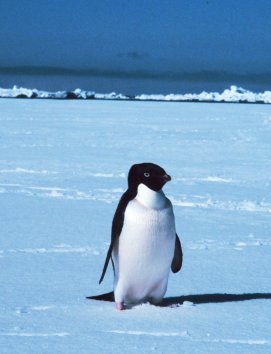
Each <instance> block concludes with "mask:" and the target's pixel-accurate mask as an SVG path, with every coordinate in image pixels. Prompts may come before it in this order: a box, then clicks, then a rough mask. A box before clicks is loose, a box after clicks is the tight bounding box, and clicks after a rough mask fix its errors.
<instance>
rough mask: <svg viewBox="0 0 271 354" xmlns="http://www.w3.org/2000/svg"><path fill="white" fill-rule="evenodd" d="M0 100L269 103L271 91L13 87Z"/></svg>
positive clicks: (1, 92)
mask: <svg viewBox="0 0 271 354" xmlns="http://www.w3.org/2000/svg"><path fill="white" fill-rule="evenodd" d="M0 97H2V98H50V99H102V100H133V101H168V102H231V103H271V91H265V92H262V93H255V92H251V91H248V90H245V89H243V88H242V87H237V86H235V85H232V86H231V87H230V89H226V90H224V91H223V92H222V93H218V92H205V91H203V92H201V93H200V94H196V93H193V94H192V93H186V94H168V95H146V94H141V95H136V96H127V95H123V94H117V93H115V92H111V93H106V94H104V93H95V92H93V91H83V90H81V89H76V90H74V91H57V92H48V91H41V90H37V89H33V90H32V89H27V88H23V87H20V88H18V87H17V86H14V87H13V88H12V89H4V88H0Z"/></svg>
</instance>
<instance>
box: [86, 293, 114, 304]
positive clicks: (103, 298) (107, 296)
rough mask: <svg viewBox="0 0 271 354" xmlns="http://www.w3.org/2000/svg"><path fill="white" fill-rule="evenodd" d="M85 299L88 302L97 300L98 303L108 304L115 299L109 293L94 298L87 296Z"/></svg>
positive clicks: (112, 294)
mask: <svg viewBox="0 0 271 354" xmlns="http://www.w3.org/2000/svg"><path fill="white" fill-rule="evenodd" d="M86 299H88V300H98V301H109V302H114V301H115V297H114V292H113V291H110V293H105V294H101V295H94V296H87V297H86Z"/></svg>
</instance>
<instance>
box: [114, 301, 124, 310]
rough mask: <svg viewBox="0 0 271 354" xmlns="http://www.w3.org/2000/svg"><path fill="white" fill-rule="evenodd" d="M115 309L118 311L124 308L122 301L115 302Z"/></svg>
mask: <svg viewBox="0 0 271 354" xmlns="http://www.w3.org/2000/svg"><path fill="white" fill-rule="evenodd" d="M116 309H117V310H118V311H123V310H125V307H124V303H123V302H116Z"/></svg>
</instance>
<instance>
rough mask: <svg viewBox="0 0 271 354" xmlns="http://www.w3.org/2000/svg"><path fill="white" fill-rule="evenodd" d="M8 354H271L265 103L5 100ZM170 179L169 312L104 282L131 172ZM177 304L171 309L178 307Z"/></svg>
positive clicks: (2, 188) (270, 124) (0, 334)
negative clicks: (180, 261) (109, 298)
mask: <svg viewBox="0 0 271 354" xmlns="http://www.w3.org/2000/svg"><path fill="white" fill-rule="evenodd" d="M0 123H1V124H0V154H1V155H0V207H1V215H0V227H1V233H0V264H1V273H0V283H1V292H0V300H1V302H0V313H1V316H0V348H1V353H3V354H5V353H8V354H10V353H106V354H108V353H119V352H120V351H123V352H124V353H128V354H129V353H189V354H190V353H240V354H241V353H242V354H243V353H261V354H262V353H270V352H271V322H270V319H271V306H270V305H271V274H270V268H271V267H270V266H271V237H270V236H271V234H270V233H271V231H270V230H271V227H270V226H271V223H270V220H271V194H270V171H271V159H270V150H271V111H270V106H269V105H247V104H243V105H241V104H236V105H230V104H224V105H215V104H208V103H204V104H201V103H198V104H195V103H185V104H184V103H172V104H168V103H166V102H160V103H158V102H127V101H124V102H120V101H99V100H97V101H96V100H95V101H86V100H81V101H80V100H76V101H63V100H62V101H61V100H20V99H18V100H10V99H2V100H0ZM144 161H150V162H154V163H157V164H159V165H161V166H163V167H164V168H165V169H166V171H167V172H168V173H169V174H170V175H171V176H172V181H171V182H170V183H168V184H167V185H166V187H165V188H164V191H165V193H166V195H167V196H168V197H169V198H170V199H171V201H172V203H173V206H174V210H175V217H176V226H177V231H178V234H179V235H180V238H181V240H182V245H183V251H184V265H183V269H182V271H181V272H180V273H178V274H175V275H173V274H171V276H170V279H169V287H168V291H167V294H166V299H165V304H167V305H168V306H167V307H156V306H152V305H150V304H143V305H140V306H136V307H133V308H132V309H130V310H127V311H123V312H118V311H116V310H115V307H114V304H113V303H111V302H102V301H94V300H86V299H85V296H89V295H95V294H101V293H105V292H108V291H111V290H112V283H113V278H112V270H110V271H109V272H108V273H107V274H106V277H105V279H104V282H103V283H102V284H101V285H100V286H99V285H98V280H99V277H100V274H101V270H102V266H103V262H104V259H105V255H106V251H107V248H108V243H109V240H110V228H111V220H112V217H113V214H114V211H115V208H116V205H117V202H118V200H119V198H120V196H121V194H122V193H123V192H124V190H125V189H126V185H127V181H126V178H127V171H128V169H129V167H130V166H131V164H133V163H136V162H144ZM174 305H175V306H174Z"/></svg>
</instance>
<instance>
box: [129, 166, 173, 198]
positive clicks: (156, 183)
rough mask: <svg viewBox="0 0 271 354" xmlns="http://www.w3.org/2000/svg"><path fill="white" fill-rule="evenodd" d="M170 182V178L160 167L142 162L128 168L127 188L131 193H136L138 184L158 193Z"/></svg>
mask: <svg viewBox="0 0 271 354" xmlns="http://www.w3.org/2000/svg"><path fill="white" fill-rule="evenodd" d="M170 180H171V177H170V176H169V175H168V174H167V173H166V171H165V170H164V169H163V168H162V167H160V166H158V165H155V164H154V163H151V162H144V163H139V164H135V165H133V166H132V167H131V168H130V171H129V174H128V187H129V189H130V190H131V191H136V190H137V187H138V186H139V184H140V183H143V184H145V186H147V187H149V188H150V189H152V190H153V191H155V192H158V191H160V190H161V189H162V188H163V186H164V185H165V184H166V183H167V182H168V181H170Z"/></svg>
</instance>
